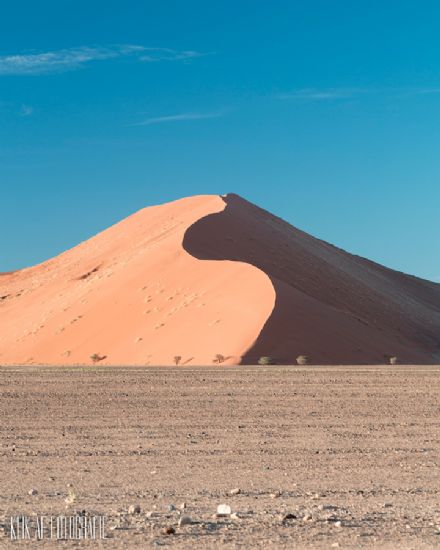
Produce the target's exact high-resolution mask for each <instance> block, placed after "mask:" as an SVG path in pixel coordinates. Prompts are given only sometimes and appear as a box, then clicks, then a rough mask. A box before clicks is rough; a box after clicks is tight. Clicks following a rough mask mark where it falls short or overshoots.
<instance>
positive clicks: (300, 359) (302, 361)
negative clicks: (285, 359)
mask: <svg viewBox="0 0 440 550" xmlns="http://www.w3.org/2000/svg"><path fill="white" fill-rule="evenodd" d="M308 362H309V358H308V357H307V355H298V357H297V358H296V364H297V365H307V363H308Z"/></svg>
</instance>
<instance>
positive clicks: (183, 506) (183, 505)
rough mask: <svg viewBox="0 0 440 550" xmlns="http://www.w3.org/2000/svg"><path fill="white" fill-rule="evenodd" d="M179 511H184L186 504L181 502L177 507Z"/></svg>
mask: <svg viewBox="0 0 440 550" xmlns="http://www.w3.org/2000/svg"><path fill="white" fill-rule="evenodd" d="M179 508H180V509H181V510H185V508H186V502H182V504H181V505H180V506H179Z"/></svg>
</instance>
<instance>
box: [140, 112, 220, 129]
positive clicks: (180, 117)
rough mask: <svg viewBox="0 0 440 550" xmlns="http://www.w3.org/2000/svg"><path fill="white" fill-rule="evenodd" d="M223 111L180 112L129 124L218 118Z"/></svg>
mask: <svg viewBox="0 0 440 550" xmlns="http://www.w3.org/2000/svg"><path fill="white" fill-rule="evenodd" d="M223 115H224V113H223V112H216V113H180V114H178V115H167V116H159V117H153V118H147V119H146V120H142V121H141V122H135V123H134V124H130V126H150V125H152V124H162V123H164V122H178V121H184V120H203V119H207V118H218V117H221V116H223Z"/></svg>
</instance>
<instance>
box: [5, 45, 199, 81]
mask: <svg viewBox="0 0 440 550" xmlns="http://www.w3.org/2000/svg"><path fill="white" fill-rule="evenodd" d="M202 55H204V54H202V53H199V52H195V51H192V50H183V51H179V50H173V49H169V48H147V47H145V46H138V45H133V44H123V45H116V46H82V47H80V48H68V49H63V50H56V51H51V52H43V53H29V54H19V55H6V56H5V55H4V56H0V75H39V74H48V73H56V72H63V71H68V70H74V69H79V68H81V67H83V66H84V65H86V64H88V63H91V62H96V61H105V60H108V59H114V58H120V57H135V58H136V59H137V60H138V61H144V62H151V61H180V60H189V59H193V58H195V57H200V56H202Z"/></svg>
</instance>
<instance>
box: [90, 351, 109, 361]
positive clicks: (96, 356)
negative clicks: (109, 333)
mask: <svg viewBox="0 0 440 550" xmlns="http://www.w3.org/2000/svg"><path fill="white" fill-rule="evenodd" d="M106 357H107V355H99V353H94V354H93V355H91V356H90V359H91V360H92V361H93V362H94V363H98V362H99V361H102V360H103V359H105V358H106Z"/></svg>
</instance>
